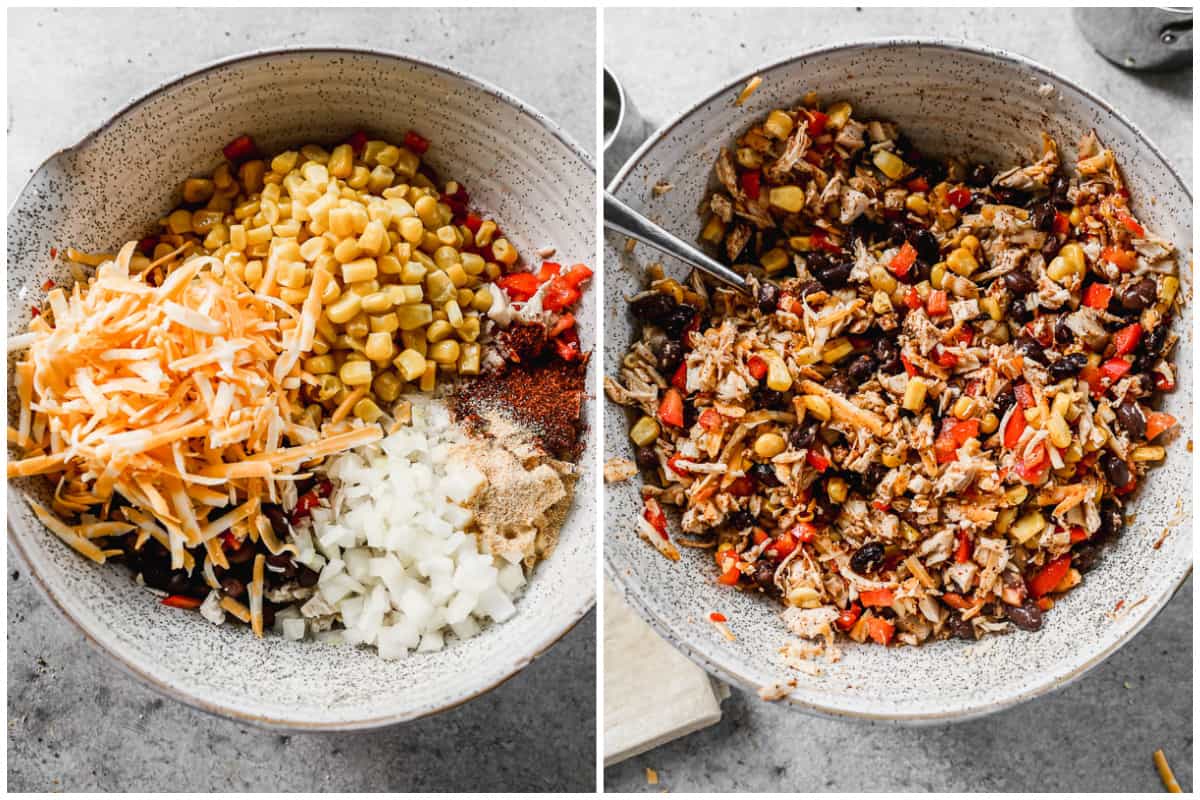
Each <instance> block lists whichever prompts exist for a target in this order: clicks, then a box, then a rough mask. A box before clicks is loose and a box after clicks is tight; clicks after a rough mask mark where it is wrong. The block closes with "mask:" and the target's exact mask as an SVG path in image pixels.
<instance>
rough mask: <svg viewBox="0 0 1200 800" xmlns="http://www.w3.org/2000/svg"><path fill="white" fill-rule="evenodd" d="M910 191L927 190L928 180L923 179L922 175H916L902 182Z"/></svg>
mask: <svg viewBox="0 0 1200 800" xmlns="http://www.w3.org/2000/svg"><path fill="white" fill-rule="evenodd" d="M904 185H905V186H906V187H907V188H908V190H909V191H910V192H928V191H929V181H927V180H925V177H924V176H923V175H918V176H917V177H915V178H913V179H912V180H910V181H908V182H907V183H905V184H904Z"/></svg>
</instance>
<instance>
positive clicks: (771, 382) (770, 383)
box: [764, 352, 792, 392]
mask: <svg viewBox="0 0 1200 800" xmlns="http://www.w3.org/2000/svg"><path fill="white" fill-rule="evenodd" d="M764 358H765V359H766V362H767V388H768V389H771V390H772V391H776V392H786V391H787V390H788V389H790V388H792V373H791V372H789V371H788V368H787V364H785V363H784V362H783V359H782V358H780V357H779V356H778V354H776V353H774V352H772V353H770V355H768V356H764Z"/></svg>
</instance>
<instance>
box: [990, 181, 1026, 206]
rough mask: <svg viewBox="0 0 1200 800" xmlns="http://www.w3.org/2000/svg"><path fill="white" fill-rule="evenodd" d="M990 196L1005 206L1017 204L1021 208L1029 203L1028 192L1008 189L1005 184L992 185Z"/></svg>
mask: <svg viewBox="0 0 1200 800" xmlns="http://www.w3.org/2000/svg"><path fill="white" fill-rule="evenodd" d="M992 196H993V197H995V198H996V202H998V203H1001V204H1003V205H1006V206H1017V207H1018V208H1023V207H1025V206H1027V205H1029V200H1030V194H1029V193H1028V192H1023V191H1021V190H1020V189H1010V188H1008V187H1007V186H993V187H992Z"/></svg>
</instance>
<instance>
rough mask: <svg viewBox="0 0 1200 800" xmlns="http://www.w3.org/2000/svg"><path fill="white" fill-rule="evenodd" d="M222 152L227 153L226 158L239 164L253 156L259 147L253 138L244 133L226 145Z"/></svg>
mask: <svg viewBox="0 0 1200 800" xmlns="http://www.w3.org/2000/svg"><path fill="white" fill-rule="evenodd" d="M221 152H222V153H224V154H225V158H226V159H228V160H229V161H232V162H233V163H235V164H237V163H239V162H241V161H246V160H248V159H251V158H253V157H254V156H255V154H256V153H257V152H258V148H257V147H256V146H255V145H254V139H253V138H251V137H250V136H247V135H245V134H243V135H242V136H239V137H237V138H236V139H234V140H233V141H232V142H230V143H229V144H227V145H225V147H223V148H222V149H221Z"/></svg>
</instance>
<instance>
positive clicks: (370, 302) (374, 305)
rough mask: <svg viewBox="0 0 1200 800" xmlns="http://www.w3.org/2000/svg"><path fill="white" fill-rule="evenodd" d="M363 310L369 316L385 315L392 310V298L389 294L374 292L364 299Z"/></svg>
mask: <svg viewBox="0 0 1200 800" xmlns="http://www.w3.org/2000/svg"><path fill="white" fill-rule="evenodd" d="M361 305H362V310H363V311H365V312H367V313H368V314H383V313H384V312H387V311H391V310H392V298H391V295H390V294H389V293H388V292H385V291H380V292H372V293H371V294H369V295H367V296H366V297H364V298H363V299H362V303H361Z"/></svg>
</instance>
